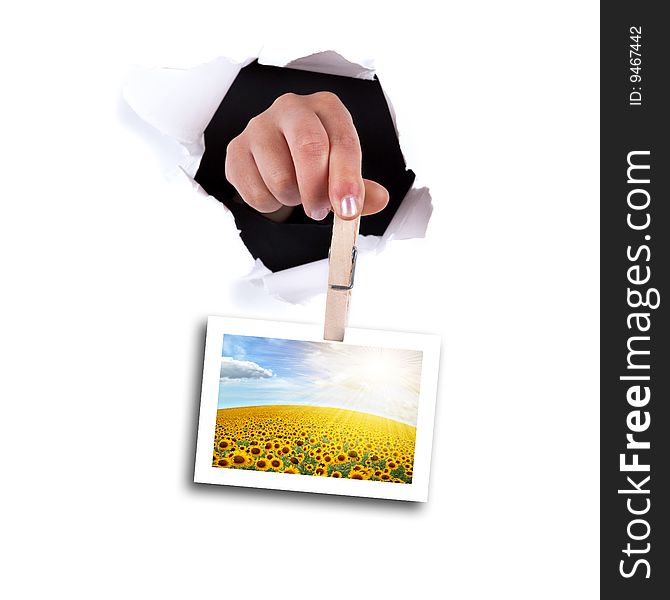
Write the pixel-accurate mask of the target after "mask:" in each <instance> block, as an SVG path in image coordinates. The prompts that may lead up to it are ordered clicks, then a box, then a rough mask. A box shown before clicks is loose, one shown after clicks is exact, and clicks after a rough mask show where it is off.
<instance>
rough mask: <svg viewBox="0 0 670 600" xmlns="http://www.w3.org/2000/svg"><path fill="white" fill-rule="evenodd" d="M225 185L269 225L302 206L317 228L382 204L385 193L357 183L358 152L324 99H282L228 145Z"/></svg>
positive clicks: (334, 105) (344, 115)
mask: <svg viewBox="0 0 670 600" xmlns="http://www.w3.org/2000/svg"><path fill="white" fill-rule="evenodd" d="M226 178H227V179H228V181H230V183H232V184H233V185H234V186H235V188H236V189H237V191H238V193H239V194H240V196H241V197H242V199H243V200H244V201H245V202H246V203H247V204H248V205H249V206H251V207H253V208H254V209H256V210H257V211H259V212H262V213H266V215H267V216H268V217H269V218H272V219H273V220H276V221H281V220H285V219H286V218H288V216H289V214H290V213H291V211H292V210H293V207H295V206H297V205H299V204H302V205H303V208H304V210H305V214H307V216H309V217H311V218H312V219H315V220H316V221H321V220H322V219H324V218H326V216H327V215H328V213H329V211H330V210H331V209H332V210H333V211H334V212H335V213H337V215H338V216H340V217H342V218H343V219H347V220H349V219H354V218H356V217H357V216H359V215H361V214H363V215H369V214H373V213H376V212H379V211H380V210H382V209H383V208H384V207H385V206H386V205H387V203H388V200H389V195H388V192H387V191H386V189H385V188H384V187H383V186H381V185H379V184H378V183H375V182H374V181H370V180H368V179H363V177H362V176H361V146H360V142H359V140H358V133H357V132H356V128H355V127H354V123H353V121H352V119H351V115H350V114H349V111H348V110H347V109H346V107H345V106H344V104H342V102H341V101H340V99H339V98H338V97H337V96H336V95H335V94H332V93H330V92H317V93H316V94H310V95H308V96H299V95H296V94H284V95H283V96H280V97H279V98H277V100H275V102H274V103H273V104H272V106H270V108H268V109H267V110H266V111H265V112H263V113H261V114H260V115H258V116H257V117H254V118H253V119H251V120H250V121H249V124H248V125H247V127H246V129H245V130H244V131H243V132H242V133H241V134H240V135H238V136H237V137H236V138H235V139H234V140H232V141H231V142H230V144H228V149H227V154H226Z"/></svg>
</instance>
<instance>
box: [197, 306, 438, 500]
mask: <svg viewBox="0 0 670 600" xmlns="http://www.w3.org/2000/svg"><path fill="white" fill-rule="evenodd" d="M238 321H239V320H238ZM226 322H228V325H229V326H228V327H226V325H225V323H226ZM248 323H254V322H253V321H249V322H248ZM256 325H257V323H256ZM287 326H288V328H287ZM222 327H223V328H222ZM243 328H244V326H243ZM248 328H249V326H248V325H247V326H246V329H248ZM302 328H303V329H304V330H305V331H306V332H309V333H310V334H311V333H312V330H313V328H312V327H311V326H304V325H303V326H302ZM281 329H284V330H286V331H287V332H288V331H292V332H293V336H295V334H296V332H299V331H300V329H299V326H297V325H296V324H282V323H267V326H265V330H266V331H267V332H268V333H267V335H263V336H261V335H249V334H244V335H243V334H241V333H238V332H237V331H239V328H237V330H235V328H234V327H233V324H232V323H231V320H228V319H221V318H219V319H214V318H210V321H209V324H208V336H207V350H206V358H205V365H206V371H205V378H204V379H203V401H202V413H201V415H202V417H203V418H207V417H211V416H213V417H214V422H213V423H212V426H211V428H209V432H208V431H207V429H206V428H205V429H204V431H203V430H201V432H200V434H201V436H204V438H203V437H201V436H199V439H198V452H199V454H202V455H204V452H205V451H206V449H205V446H206V444H209V448H207V451H209V452H210V455H209V460H210V463H209V465H208V469H206V470H205V473H207V474H208V477H209V478H210V479H216V480H217V481H221V482H223V481H224V480H223V479H221V478H222V476H224V475H225V477H226V479H225V482H226V483H229V482H231V481H239V482H240V484H242V485H244V481H246V480H244V479H236V477H238V476H239V475H240V473H241V474H242V476H244V475H246V474H248V472H253V473H255V474H256V475H271V477H270V478H266V479H265V481H264V482H263V487H280V488H282V489H302V490H308V491H312V490H313V491H320V490H321V488H320V487H316V488H314V487H309V486H310V485H312V484H313V482H314V481H315V480H318V479H324V478H327V479H328V480H329V481H330V482H332V483H330V484H329V486H328V491H329V492H330V490H331V489H332V490H338V487H337V484H338V483H343V482H334V481H333V480H336V479H341V480H351V483H354V485H356V484H357V485H358V486H361V487H346V488H345V487H343V488H342V491H341V492H339V493H348V494H349V493H350V494H354V495H369V494H370V493H371V492H372V494H373V495H376V496H381V497H395V496H394V492H393V490H394V489H397V488H398V487H404V488H412V487H415V486H416V487H418V488H421V487H422V482H421V480H419V483H418V484H416V483H415V462H420V461H421V459H420V458H417V455H416V446H417V425H418V417H419V402H420V399H421V398H422V397H424V398H425V397H427V396H428V395H429V393H431V391H432V387H433V385H434V383H433V382H431V381H427V380H430V379H431V378H432V379H434V375H436V373H434V374H433V373H432V366H431V358H432V357H429V358H428V360H426V359H425V357H426V354H431V352H432V350H433V349H432V348H431V347H428V348H427V349H423V348H418V347H416V344H415V345H414V347H409V348H408V347H391V346H388V345H380V343H379V340H378V341H377V342H376V343H375V342H374V336H372V337H368V339H369V340H370V343H367V344H364V343H360V342H357V343H342V342H330V341H324V340H318V339H293V338H286V337H283V336H281V333H280V330H281ZM231 331H232V332H231ZM229 332H230V333H229ZM270 332H274V333H273V334H272V335H270ZM374 333H376V334H377V336H379V334H380V332H374ZM382 333H386V334H387V337H388V332H382ZM350 335H351V332H350V331H348V336H350ZM304 337H305V338H307V337H314V336H313V335H310V336H304ZM399 337H402V336H400V334H398V335H397V336H396V341H397V343H398V344H402V343H403V342H402V340H401V339H398V338H399ZM413 337H416V338H419V339H420V338H421V337H422V336H413ZM425 337H426V338H427V339H428V341H429V342H432V341H433V336H425ZM389 342H390V343H392V341H391V338H389V339H387V340H386V343H387V344H388V343H389ZM433 346H434V344H433ZM210 352H211V355H210ZM215 352H216V353H215ZM425 363H427V364H428V366H427V367H426V364H425ZM207 367H210V371H209V373H208V372H207ZM208 379H213V380H214V383H215V384H216V396H215V397H212V396H213V395H212V396H210V394H209V389H210V385H209V384H210V381H209V380H208ZM422 380H423V381H422ZM426 381H427V382H426ZM211 389H212V390H213V389H214V387H211ZM426 402H427V401H426ZM211 408H213V409H214V413H213V415H212V411H211ZM431 412H432V411H431V409H428V410H427V411H426V414H427V415H429V416H430V417H431V421H432V414H429V413H431ZM424 427H425V426H424ZM426 429H430V430H432V422H431V424H430V426H429V427H427V428H426ZM208 433H209V435H208ZM422 433H424V432H423V431H422ZM425 433H427V434H428V435H429V436H430V435H431V432H430V431H427V432H425ZM424 437H425V436H424ZM244 472H247V473H244ZM196 475H198V474H196ZM200 475H202V471H200ZM277 476H278V477H277ZM290 476H293V477H290ZM196 481H200V479H198V477H196ZM206 482H207V481H206ZM208 482H212V481H208ZM365 484H373V485H374V486H375V487H374V488H373V489H372V490H370V489H369V488H367V487H365ZM296 485H297V486H298V488H296V487H295V486H296ZM345 485H349V484H345ZM323 491H325V488H324V490H323ZM419 492H420V490H419ZM333 493H338V491H335V492H333ZM400 495H401V496H405V497H409V496H412V495H414V496H415V497H418V496H417V494H411V493H410V494H409V495H408V494H407V492H405V493H401V494H400Z"/></svg>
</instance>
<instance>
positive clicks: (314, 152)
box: [296, 134, 330, 159]
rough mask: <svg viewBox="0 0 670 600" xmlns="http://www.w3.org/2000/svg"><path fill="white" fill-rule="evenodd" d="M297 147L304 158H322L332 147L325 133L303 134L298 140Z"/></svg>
mask: <svg viewBox="0 0 670 600" xmlns="http://www.w3.org/2000/svg"><path fill="white" fill-rule="evenodd" d="M296 149H297V151H298V153H299V154H300V156H302V157H303V158H308V159H322V158H323V157H325V156H328V152H329V149H330V147H329V144H328V139H327V138H326V137H325V135H323V136H322V135H315V134H303V135H301V136H300V137H298V139H297V140H296Z"/></svg>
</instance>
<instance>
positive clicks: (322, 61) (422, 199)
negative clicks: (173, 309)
mask: <svg viewBox="0 0 670 600" xmlns="http://www.w3.org/2000/svg"><path fill="white" fill-rule="evenodd" d="M256 59H258V61H259V62H260V63H261V64H265V65H272V66H277V67H290V68H294V69H304V70H308V71H316V72H321V73H328V74H332V75H342V76H346V77H355V78H360V79H372V78H373V77H374V75H375V71H374V67H373V63H372V61H371V60H369V59H359V60H357V61H350V60H348V59H347V58H345V57H343V56H342V55H341V54H338V53H337V52H334V51H331V50H327V51H321V52H316V53H314V54H310V55H308V56H304V57H299V58H292V57H291V58H288V57H286V56H282V55H281V53H280V52H273V51H270V50H268V49H267V48H264V49H263V50H262V51H261V52H260V54H259V55H258V56H257V57H255V56H254V57H248V58H247V59H245V60H242V61H239V62H235V61H233V60H231V59H228V58H225V57H220V58H217V59H215V60H213V61H211V62H208V63H206V64H203V65H199V66H196V67H193V68H190V69H173V68H151V69H135V70H133V71H132V72H131V73H130V74H129V75H128V78H127V81H126V84H125V86H124V88H123V99H124V100H125V101H126V102H127V104H128V105H129V106H130V108H131V109H132V110H133V111H134V112H135V113H136V114H137V115H138V116H139V117H140V118H141V119H142V120H143V121H145V122H146V123H148V124H149V125H151V126H152V127H154V128H155V129H156V130H158V131H159V132H160V133H162V134H163V135H164V136H165V137H166V138H167V139H166V143H167V142H168V141H169V142H170V143H174V142H175V141H176V142H178V143H179V144H180V145H181V146H182V147H183V148H184V151H185V152H184V156H183V159H182V160H181V162H180V163H179V164H178V165H175V167H178V168H179V169H180V170H181V172H182V173H183V174H184V175H185V176H186V177H188V178H189V179H190V180H191V182H192V183H193V184H194V186H196V187H197V188H198V189H199V191H200V192H201V193H206V192H204V190H202V188H201V187H200V186H199V185H198V184H197V183H196V182H195V179H194V177H195V174H196V172H197V170H198V167H199V165H200V161H201V159H202V156H203V154H204V150H205V146H204V131H205V128H206V127H207V125H208V123H209V122H210V120H211V119H212V117H213V115H214V113H215V112H216V110H217V108H218V106H219V104H220V103H221V100H222V99H223V97H224V96H225V95H226V93H227V92H228V89H229V88H230V86H231V85H232V83H233V81H234V80H235V78H236V77H237V75H238V73H239V72H240V70H241V69H242V68H243V67H245V66H246V65H248V64H250V63H251V62H253V61H254V60H256ZM386 98H387V102H388V105H389V111H390V113H391V117H392V119H393V122H394V125H395V127H396V133H397V132H398V127H397V123H396V118H395V112H394V109H393V106H392V105H391V102H390V100H389V98H388V96H386ZM401 141H402V140H401ZM153 142H154V143H156V140H153ZM401 147H402V143H401ZM221 206H222V208H223V209H224V210H225V211H226V212H227V213H228V215H229V216H230V219H231V220H232V214H230V212H229V211H228V209H227V208H225V206H224V205H223V204H222V205H221ZM431 213H432V203H431V197H430V193H429V190H428V188H427V187H416V183H415V187H414V188H412V189H410V191H409V192H408V193H407V194H406V196H405V198H404V200H403V201H402V203H401V205H400V206H399V208H398V210H397V212H396V214H395V215H394V217H393V219H392V220H391V223H390V224H389V226H388V227H387V229H386V232H385V233H384V235H383V236H381V237H378V236H361V237H360V238H359V255H358V260H359V261H364V262H367V261H368V260H374V255H375V254H377V253H379V252H381V251H383V250H384V248H385V247H386V246H387V245H388V244H392V243H397V242H399V241H401V240H406V239H412V238H423V237H425V234H426V228H427V226H428V221H429V219H430V216H431ZM327 278H328V262H327V260H325V259H324V260H320V261H315V262H313V263H308V264H305V265H300V266H297V267H293V268H290V269H285V270H284V271H278V272H275V273H273V272H271V271H270V270H269V269H267V268H266V267H265V266H264V265H263V263H262V262H261V261H260V260H256V263H255V265H254V268H253V269H252V271H251V273H250V274H249V275H248V277H247V281H248V282H250V283H251V284H252V285H255V286H257V287H259V288H262V289H264V290H265V291H266V292H267V293H268V294H271V295H272V296H274V297H277V298H279V299H281V300H284V301H287V302H290V303H303V302H307V301H308V300H310V299H311V298H313V297H314V296H316V295H318V294H321V293H324V292H325V290H326V281H327Z"/></svg>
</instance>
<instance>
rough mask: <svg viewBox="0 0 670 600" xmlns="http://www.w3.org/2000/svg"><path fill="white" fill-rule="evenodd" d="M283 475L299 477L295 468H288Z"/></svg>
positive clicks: (298, 472)
mask: <svg viewBox="0 0 670 600" xmlns="http://www.w3.org/2000/svg"><path fill="white" fill-rule="evenodd" d="M284 473H288V474H289V475H299V474H300V471H298V469H296V468H295V467H289V468H288V469H284Z"/></svg>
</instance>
